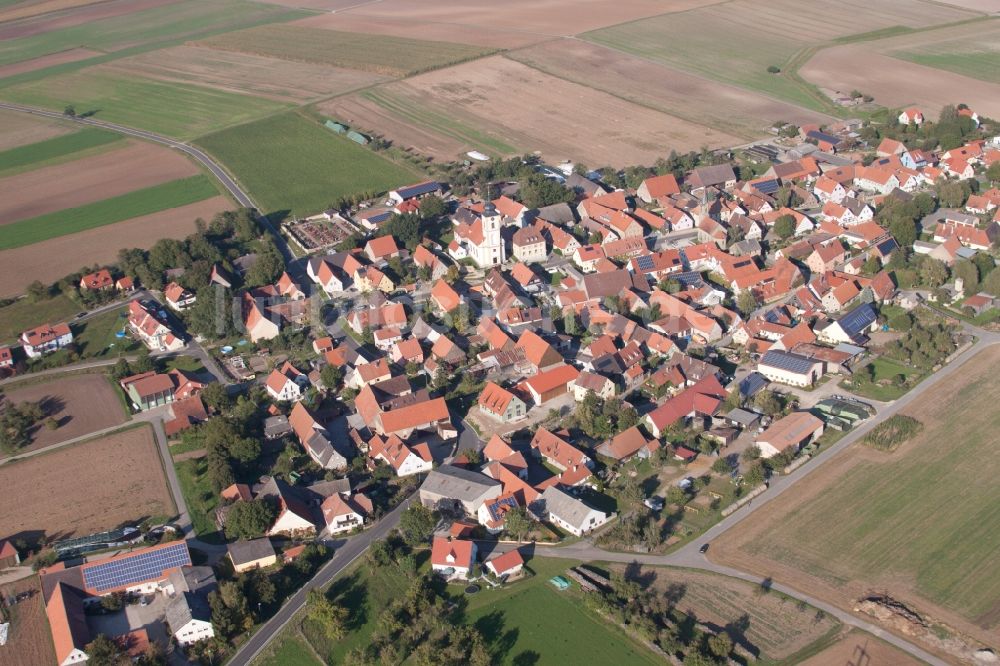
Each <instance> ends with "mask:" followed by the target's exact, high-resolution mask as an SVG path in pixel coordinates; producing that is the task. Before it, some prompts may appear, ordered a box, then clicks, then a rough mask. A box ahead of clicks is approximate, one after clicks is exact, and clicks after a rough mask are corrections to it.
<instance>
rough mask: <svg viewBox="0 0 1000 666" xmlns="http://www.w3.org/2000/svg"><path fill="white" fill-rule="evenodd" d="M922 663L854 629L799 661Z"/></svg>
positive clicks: (813, 664)
mask: <svg viewBox="0 0 1000 666" xmlns="http://www.w3.org/2000/svg"><path fill="white" fill-rule="evenodd" d="M922 663H923V662H921V661H919V660H917V659H914V658H913V657H911V656H910V655H909V654H907V653H906V652H903V651H902V650H900V649H898V648H896V647H893V646H892V645H889V644H888V643H886V642H884V641H881V640H879V639H877V638H875V637H874V636H872V635H871V634H869V633H866V632H864V631H859V630H857V629H855V630H854V631H852V632H850V633H848V634H847V635H846V636H844V637H843V638H841V639H840V640H838V641H837V642H836V643H834V644H833V645H831V646H830V647H828V648H826V649H825V650H823V651H822V652H819V653H817V654H814V655H813V656H812V657H810V658H809V659H806V660H805V661H803V662H801V666H831V664H865V666H919V665H920V664H922Z"/></svg>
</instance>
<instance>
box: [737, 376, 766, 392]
mask: <svg viewBox="0 0 1000 666" xmlns="http://www.w3.org/2000/svg"><path fill="white" fill-rule="evenodd" d="M767 384H768V381H767V377H765V376H764V375H762V374H760V373H759V372H751V373H750V374H749V375H747V376H746V377H744V378H743V381H741V382H740V393H741V394H742V395H743V396H744V397H747V398H749V397H750V396H752V395H754V394H755V393H757V392H759V391H760V390H761V389H763V388H764V387H765V386H767Z"/></svg>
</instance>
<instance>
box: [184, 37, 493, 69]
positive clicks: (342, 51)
mask: <svg viewBox="0 0 1000 666" xmlns="http://www.w3.org/2000/svg"><path fill="white" fill-rule="evenodd" d="M202 43H204V44H207V45H209V46H212V47H214V48H218V49H227V50H230V51H241V52H243V53H254V54H257V55H265V56H271V57H274V58H282V59H285V60H295V61H300V62H313V63H319V64H322V65H335V66H337V67H347V68H349V69H360V70H363V71H366V72H375V73H377V74H387V75H390V76H405V75H408V74H416V73H418V72H424V71H427V70H430V69H435V68H437V67H443V66H445V65H451V64H454V63H457V62H462V61H465V60H471V59H472V58H476V57H479V56H482V55H485V54H487V53H492V52H493V51H494V50H495V49H484V48H480V47H477V46H470V45H468V44H452V43H449V42H433V41H428V40H423V39H407V38H405V37H389V36H387V35H368V34H364V33H353V32H340V31H337V30H323V29H321V28H308V27H303V26H296V25H275V26H263V27H258V28H250V29H248V30H241V31H239V32H231V33H227V34H223V35H218V36H216V37H213V38H211V39H207V40H204V41H203V42H202Z"/></svg>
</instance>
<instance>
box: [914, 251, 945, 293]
mask: <svg viewBox="0 0 1000 666" xmlns="http://www.w3.org/2000/svg"><path fill="white" fill-rule="evenodd" d="M947 280H948V267H947V266H946V265H945V263H944V262H943V261H940V260H938V259H934V258H932V257H926V256H925V257H923V261H922V262H921V264H920V282H921V283H922V284H923V285H924V286H927V287H930V288H932V289H936V288H937V287H940V286H941V285H943V284H944V283H945V282H946V281H947Z"/></svg>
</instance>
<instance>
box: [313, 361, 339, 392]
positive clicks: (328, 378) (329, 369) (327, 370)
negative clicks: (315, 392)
mask: <svg viewBox="0 0 1000 666" xmlns="http://www.w3.org/2000/svg"><path fill="white" fill-rule="evenodd" d="M319 378H320V379H321V380H322V381H323V385H324V386H325V387H326V388H327V389H328V390H333V389H336V388H337V387H338V386H340V382H341V380H342V379H343V378H344V370H343V368H338V367H337V366H335V365H326V366H324V367H323V369H322V370H320V373H319Z"/></svg>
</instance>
